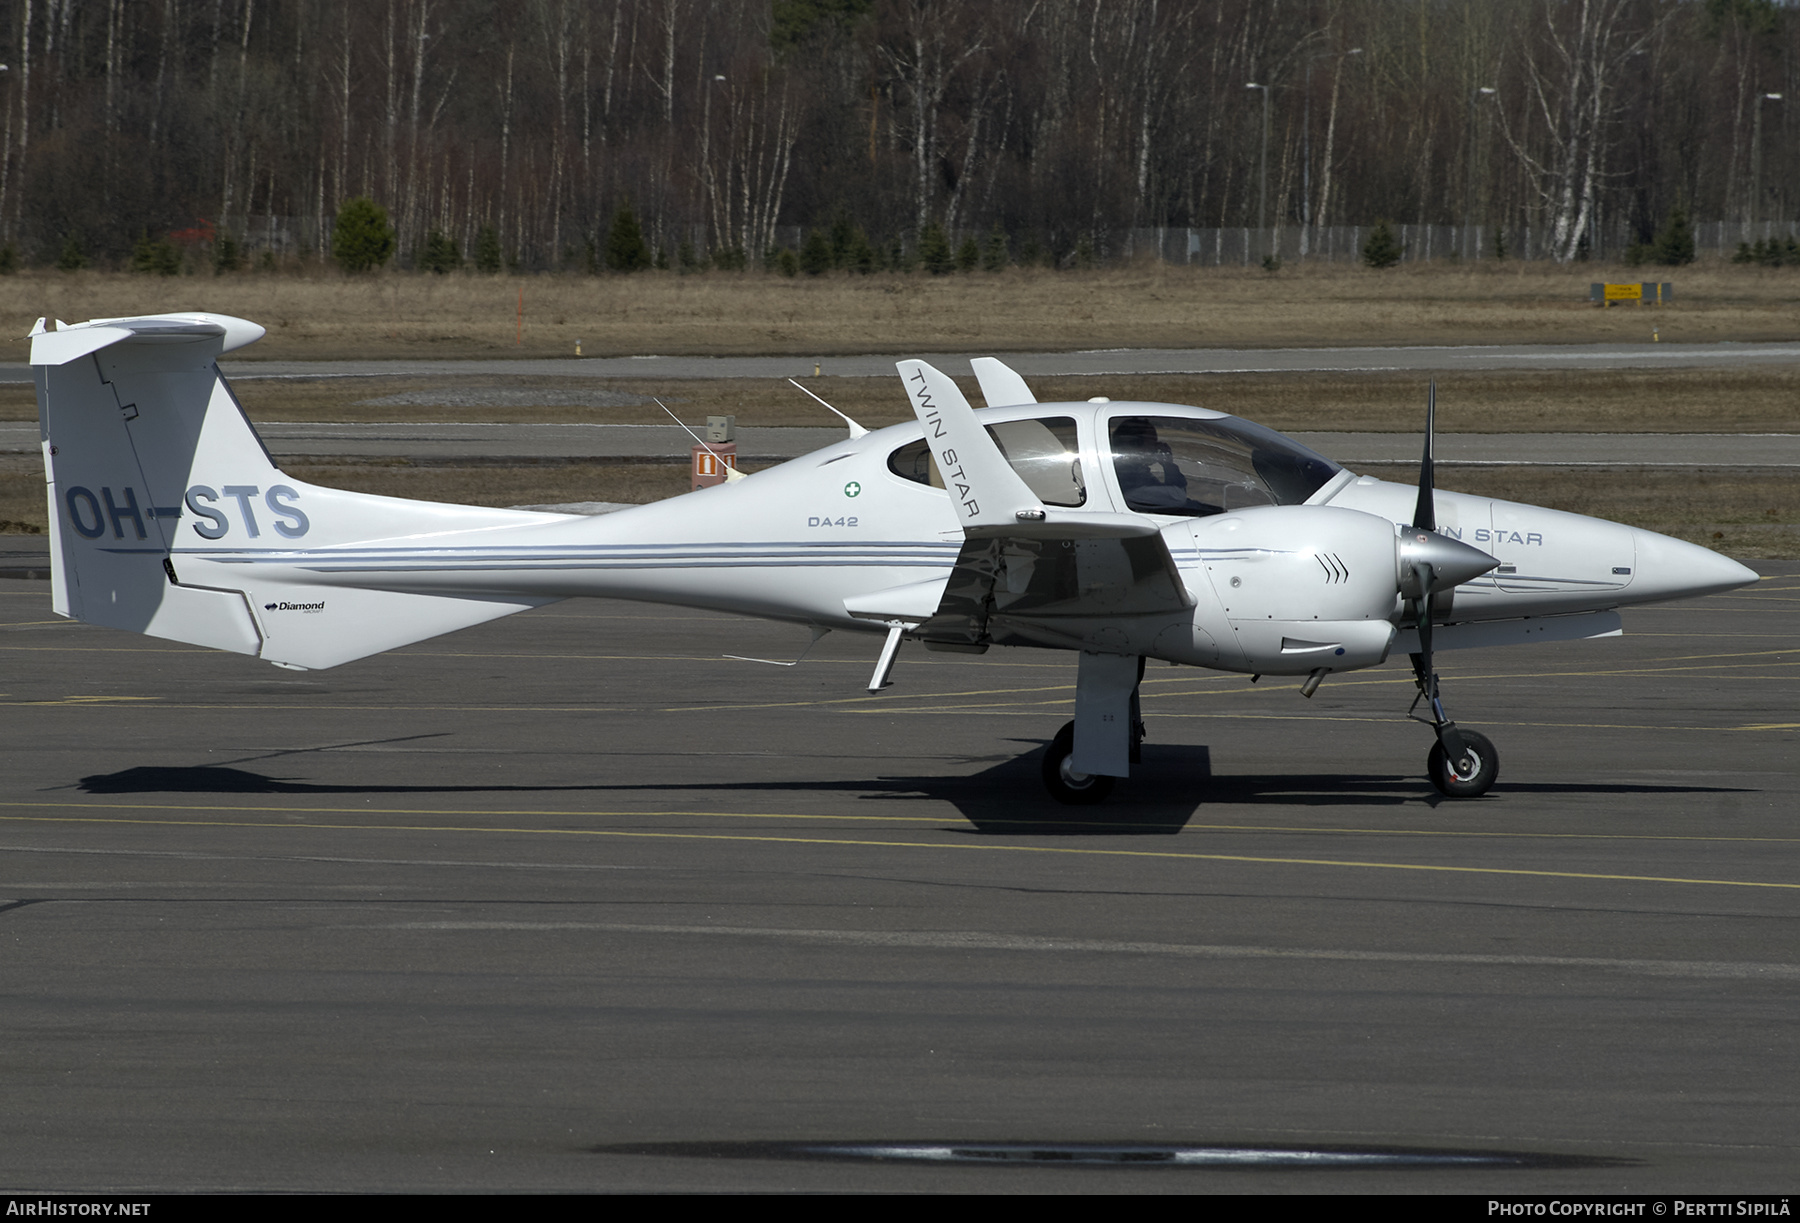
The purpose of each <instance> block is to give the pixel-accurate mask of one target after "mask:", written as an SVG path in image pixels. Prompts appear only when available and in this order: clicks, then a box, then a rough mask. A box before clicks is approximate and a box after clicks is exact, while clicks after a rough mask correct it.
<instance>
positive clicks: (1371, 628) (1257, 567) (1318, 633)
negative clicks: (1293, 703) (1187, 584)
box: [1192, 505, 1399, 675]
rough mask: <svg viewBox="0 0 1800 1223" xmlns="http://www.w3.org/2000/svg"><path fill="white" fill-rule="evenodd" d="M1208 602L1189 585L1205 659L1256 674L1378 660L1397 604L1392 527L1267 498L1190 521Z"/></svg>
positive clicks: (1345, 667) (1358, 514)
mask: <svg viewBox="0 0 1800 1223" xmlns="http://www.w3.org/2000/svg"><path fill="white" fill-rule="evenodd" d="M1192 529H1193V533H1194V546H1195V547H1196V548H1197V549H1198V551H1199V554H1200V562H1201V568H1202V569H1203V570H1204V571H1205V573H1206V576H1207V578H1208V580H1209V581H1210V583H1211V586H1212V594H1213V595H1214V596H1215V597H1216V600H1217V602H1216V603H1214V604H1211V605H1209V600H1207V599H1206V598H1205V597H1204V592H1201V591H1195V592H1194V593H1195V595H1196V596H1197V597H1199V599H1200V602H1199V606H1198V607H1196V609H1195V627H1196V629H1198V630H1203V631H1204V632H1206V633H1207V634H1208V635H1210V636H1211V637H1212V638H1213V639H1214V640H1216V641H1217V642H1218V643H1219V646H1220V649H1219V658H1218V662H1217V663H1216V664H1214V665H1217V666H1220V667H1223V668H1225V669H1226V670H1242V671H1249V672H1252V673H1259V674H1266V675H1306V674H1309V673H1311V672H1313V671H1317V670H1321V669H1323V670H1326V671H1350V670H1354V669H1356V668H1358V667H1372V666H1375V665H1376V664H1378V663H1381V662H1384V661H1386V659H1387V655H1388V650H1389V648H1390V647H1391V646H1392V645H1393V642H1394V624H1393V616H1394V613H1395V610H1396V608H1397V606H1398V603H1399V589H1398V584H1397V581H1396V559H1395V555H1396V553H1395V549H1396V544H1395V529H1394V524H1393V523H1392V522H1390V521H1388V520H1387V519H1385V518H1378V517H1376V516H1375V515H1373V514H1365V513H1363V512H1362V511H1360V510H1346V509H1337V508H1334V507H1332V506H1325V505H1274V506H1264V507H1260V508H1257V509H1250V510H1240V511H1237V512H1234V513H1231V514H1225V515H1221V516H1219V517H1217V518H1203V519H1199V520H1196V521H1195V522H1194V523H1193V528H1192Z"/></svg>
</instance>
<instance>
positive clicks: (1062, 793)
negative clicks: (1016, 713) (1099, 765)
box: [1043, 722, 1113, 807]
mask: <svg viewBox="0 0 1800 1223" xmlns="http://www.w3.org/2000/svg"><path fill="white" fill-rule="evenodd" d="M1074 753H1075V723H1073V722H1070V723H1068V724H1067V725H1066V726H1064V727H1063V728H1062V729H1061V730H1059V731H1057V732H1056V738H1054V739H1052V740H1050V746H1049V747H1047V748H1045V749H1044V765H1043V774H1044V788H1045V789H1046V790H1049V791H1050V797H1051V798H1054V799H1055V800H1056V801H1057V802H1059V803H1068V804H1070V805H1071V806H1077V807H1085V806H1088V805H1089V804H1092V803H1097V802H1102V801H1104V800H1105V798H1106V796H1107V795H1108V794H1111V793H1112V788H1113V779H1112V778H1110V777H1107V776H1104V775H1102V774H1098V773H1095V774H1088V773H1077V772H1075V771H1073V770H1072V769H1070V768H1069V757H1070V756H1072V755H1074Z"/></svg>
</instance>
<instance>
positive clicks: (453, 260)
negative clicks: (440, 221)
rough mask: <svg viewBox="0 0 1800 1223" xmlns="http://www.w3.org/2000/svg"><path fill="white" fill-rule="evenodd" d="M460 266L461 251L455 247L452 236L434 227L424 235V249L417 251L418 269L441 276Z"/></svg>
mask: <svg viewBox="0 0 1800 1223" xmlns="http://www.w3.org/2000/svg"><path fill="white" fill-rule="evenodd" d="M461 266H462V252H461V251H460V250H458V249H456V240H455V239H454V238H452V237H450V235H448V234H446V233H444V232H443V231H442V230H440V229H434V230H432V231H431V232H430V233H428V234H426V235H425V249H424V250H422V251H420V252H419V270H420V271H422V272H436V273H437V274H438V275H439V276H442V275H443V274H444V273H445V272H451V271H455V270H456V269H457V268H459V267H461Z"/></svg>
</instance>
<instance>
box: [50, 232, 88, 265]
mask: <svg viewBox="0 0 1800 1223" xmlns="http://www.w3.org/2000/svg"><path fill="white" fill-rule="evenodd" d="M56 266H57V268H58V269H59V270H61V271H64V272H79V271H80V270H81V269H82V268H84V267H86V266H87V255H86V253H85V252H83V251H82V249H81V235H80V234H78V233H76V232H75V231H74V230H70V231H69V236H68V237H66V238H64V239H63V245H62V254H60V255H58V256H57V257H56Z"/></svg>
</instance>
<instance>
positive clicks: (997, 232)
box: [981, 225, 1006, 272]
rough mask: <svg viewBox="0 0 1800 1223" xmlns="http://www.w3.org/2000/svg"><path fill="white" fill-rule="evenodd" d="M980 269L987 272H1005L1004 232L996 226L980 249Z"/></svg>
mask: <svg viewBox="0 0 1800 1223" xmlns="http://www.w3.org/2000/svg"><path fill="white" fill-rule="evenodd" d="M981 267H982V270H983V271H988V272H1003V271H1005V270H1006V231H1005V230H1003V229H1001V228H1000V226H998V225H995V226H994V228H993V230H992V231H990V232H989V234H988V236H987V243H986V245H984V246H983V247H982V248H981Z"/></svg>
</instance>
